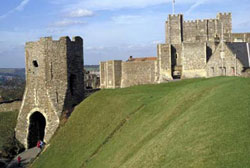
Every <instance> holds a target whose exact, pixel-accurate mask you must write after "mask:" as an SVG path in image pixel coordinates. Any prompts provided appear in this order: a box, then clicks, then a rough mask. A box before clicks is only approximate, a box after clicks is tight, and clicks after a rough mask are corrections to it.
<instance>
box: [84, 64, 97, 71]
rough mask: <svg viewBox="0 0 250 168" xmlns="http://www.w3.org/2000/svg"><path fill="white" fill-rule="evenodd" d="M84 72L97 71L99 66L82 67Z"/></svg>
mask: <svg viewBox="0 0 250 168" xmlns="http://www.w3.org/2000/svg"><path fill="white" fill-rule="evenodd" d="M84 69H85V70H86V71H99V65H84Z"/></svg>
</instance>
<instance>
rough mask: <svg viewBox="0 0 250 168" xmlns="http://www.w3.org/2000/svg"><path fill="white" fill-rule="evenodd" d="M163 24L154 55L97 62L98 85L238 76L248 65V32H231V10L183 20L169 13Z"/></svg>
mask: <svg viewBox="0 0 250 168" xmlns="http://www.w3.org/2000/svg"><path fill="white" fill-rule="evenodd" d="M165 26H166V32H165V33H166V43H165V44H158V45H157V57H145V58H132V57H130V58H129V59H128V60H127V61H126V62H123V61H120V60H112V61H106V62H101V63H100V86H101V88H123V87H129V86H134V85H140V84H153V83H161V82H165V81H169V80H173V79H175V78H181V79H183V78H196V77H214V76H240V75H241V74H242V72H243V71H244V70H245V69H247V68H249V67H250V49H249V42H250V33H232V15H231V13H219V14H217V17H216V18H215V19H205V20H194V21H184V17H183V15H182V14H178V15H169V16H168V20H167V21H166V24H165Z"/></svg>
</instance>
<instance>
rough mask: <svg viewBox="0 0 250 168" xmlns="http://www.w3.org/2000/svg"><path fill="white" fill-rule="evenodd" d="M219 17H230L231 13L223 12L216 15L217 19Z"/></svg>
mask: <svg viewBox="0 0 250 168" xmlns="http://www.w3.org/2000/svg"><path fill="white" fill-rule="evenodd" d="M221 16H227V17H228V16H232V13H231V12H224V13H218V14H217V17H221Z"/></svg>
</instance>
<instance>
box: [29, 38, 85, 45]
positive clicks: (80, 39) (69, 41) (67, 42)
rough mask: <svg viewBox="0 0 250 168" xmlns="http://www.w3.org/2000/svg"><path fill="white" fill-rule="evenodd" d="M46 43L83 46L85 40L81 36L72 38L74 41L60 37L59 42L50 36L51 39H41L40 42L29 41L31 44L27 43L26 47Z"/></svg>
mask: <svg viewBox="0 0 250 168" xmlns="http://www.w3.org/2000/svg"><path fill="white" fill-rule="evenodd" d="M44 42H45V43H46V42H51V43H61V44H63V43H65V45H66V44H69V43H72V44H76V45H78V44H79V45H82V43H83V39H82V38H81V37H79V36H74V37H72V40H71V39H70V37H68V36H63V37H60V38H59V39H58V40H54V39H53V38H52V36H49V37H41V38H40V39H39V40H38V41H29V42H26V45H31V44H35V43H44Z"/></svg>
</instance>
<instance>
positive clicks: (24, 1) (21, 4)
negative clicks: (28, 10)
mask: <svg viewBox="0 0 250 168" xmlns="http://www.w3.org/2000/svg"><path fill="white" fill-rule="evenodd" d="M29 1H30V0H23V1H22V2H21V3H20V4H19V5H18V6H17V7H16V8H15V10H18V11H21V10H23V9H24V7H25V6H26V5H27V4H28V3H29Z"/></svg>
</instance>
